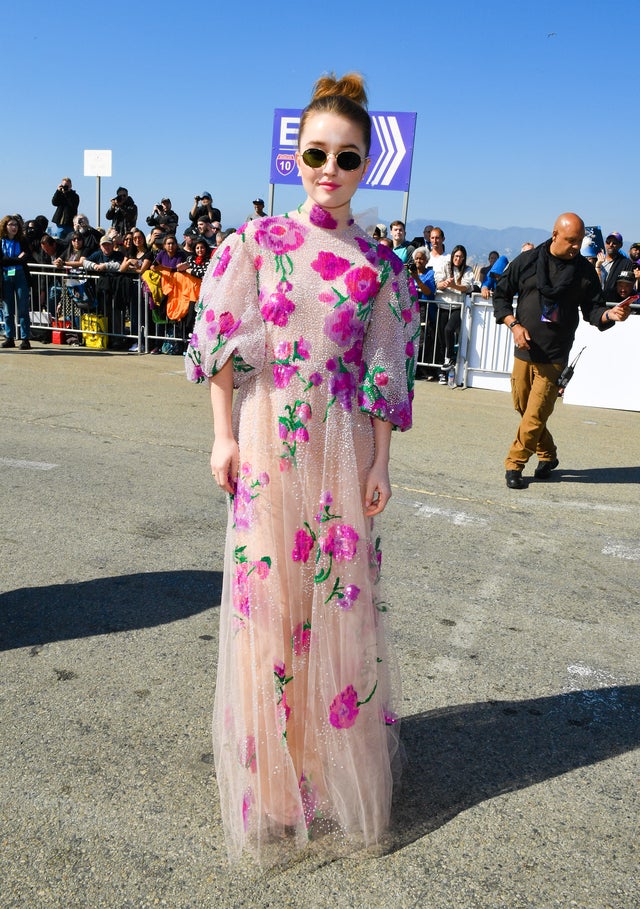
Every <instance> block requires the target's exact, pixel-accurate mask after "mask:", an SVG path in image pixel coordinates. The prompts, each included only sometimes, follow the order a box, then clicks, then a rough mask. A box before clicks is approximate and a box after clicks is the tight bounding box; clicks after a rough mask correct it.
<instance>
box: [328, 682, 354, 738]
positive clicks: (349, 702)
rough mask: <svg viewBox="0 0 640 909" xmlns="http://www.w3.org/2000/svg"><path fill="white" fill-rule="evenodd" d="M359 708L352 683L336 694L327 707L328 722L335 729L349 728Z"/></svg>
mask: <svg viewBox="0 0 640 909" xmlns="http://www.w3.org/2000/svg"><path fill="white" fill-rule="evenodd" d="M359 713H360V710H359V708H358V693H357V692H356V690H355V688H354V687H353V685H347V687H346V688H345V689H344V690H343V691H341V692H340V694H337V695H336V696H335V697H334V699H333V700H332V701H331V706H330V707H329V722H330V723H331V725H332V726H334V727H335V728H336V729H350V728H351V726H353V724H354V723H355V721H356V718H357V716H358V714H359Z"/></svg>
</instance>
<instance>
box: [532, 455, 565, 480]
mask: <svg viewBox="0 0 640 909" xmlns="http://www.w3.org/2000/svg"><path fill="white" fill-rule="evenodd" d="M559 463H560V461H559V460H558V459H557V458H554V459H553V461H540V462H539V463H538V466H537V467H536V469H535V470H534V471H533V475H534V477H535V478H536V480H548V479H549V475H550V473H551V471H552V470H555V469H556V467H557V466H558V464H559Z"/></svg>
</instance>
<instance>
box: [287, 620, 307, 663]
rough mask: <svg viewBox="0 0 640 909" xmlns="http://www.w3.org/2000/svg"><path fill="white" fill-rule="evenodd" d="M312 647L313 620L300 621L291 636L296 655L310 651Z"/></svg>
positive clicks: (292, 647)
mask: <svg viewBox="0 0 640 909" xmlns="http://www.w3.org/2000/svg"><path fill="white" fill-rule="evenodd" d="M310 648H311V622H309V621H305V622H300V623H299V624H298V625H296V627H295V628H294V630H293V634H292V636H291V649H292V650H293V653H294V656H302V655H303V654H304V653H309V650H310Z"/></svg>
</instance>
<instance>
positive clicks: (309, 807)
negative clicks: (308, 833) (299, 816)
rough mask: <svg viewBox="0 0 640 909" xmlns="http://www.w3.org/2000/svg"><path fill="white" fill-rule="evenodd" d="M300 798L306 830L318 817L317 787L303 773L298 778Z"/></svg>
mask: <svg viewBox="0 0 640 909" xmlns="http://www.w3.org/2000/svg"><path fill="white" fill-rule="evenodd" d="M299 787H300V798H301V800H302V810H303V812H304V822H305V826H306V828H307V830H308V829H309V827H310V826H311V824H312V823H313V821H314V820H315V819H316V818H317V817H320V816H321V815H320V811H319V810H318V787H317V786H316V785H315V784H314V783H312V782H311V780H309V779H307V777H306V776H305V775H304V773H303V774H302V775H301V777H300V782H299Z"/></svg>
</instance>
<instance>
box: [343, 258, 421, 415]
mask: <svg viewBox="0 0 640 909" xmlns="http://www.w3.org/2000/svg"><path fill="white" fill-rule="evenodd" d="M378 255H379V256H380V258H381V260H382V271H381V287H380V290H379V291H378V294H377V295H376V298H375V302H374V305H373V309H372V312H371V320H370V322H369V325H368V327H367V331H366V334H365V339H364V344H363V350H362V352H363V371H362V381H361V383H360V387H359V390H358V404H359V406H360V409H361V410H363V411H364V412H365V413H370V414H371V415H372V416H375V417H378V418H379V419H381V420H388V421H389V422H390V423H393V424H394V426H395V427H396V428H398V429H400V430H405V429H410V428H411V422H412V413H411V407H412V401H413V384H414V380H415V357H416V341H417V338H418V337H419V335H420V306H419V304H418V295H417V293H416V290H415V285H414V283H413V281H412V280H411V281H408V280H407V274H406V271H405V268H404V266H403V265H402V262H401V261H400V259H398V257H397V256H396V255H394V254H393V253H390V252H389V250H388V248H387V247H385V246H380V247H378ZM396 263H397V264H396Z"/></svg>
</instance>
